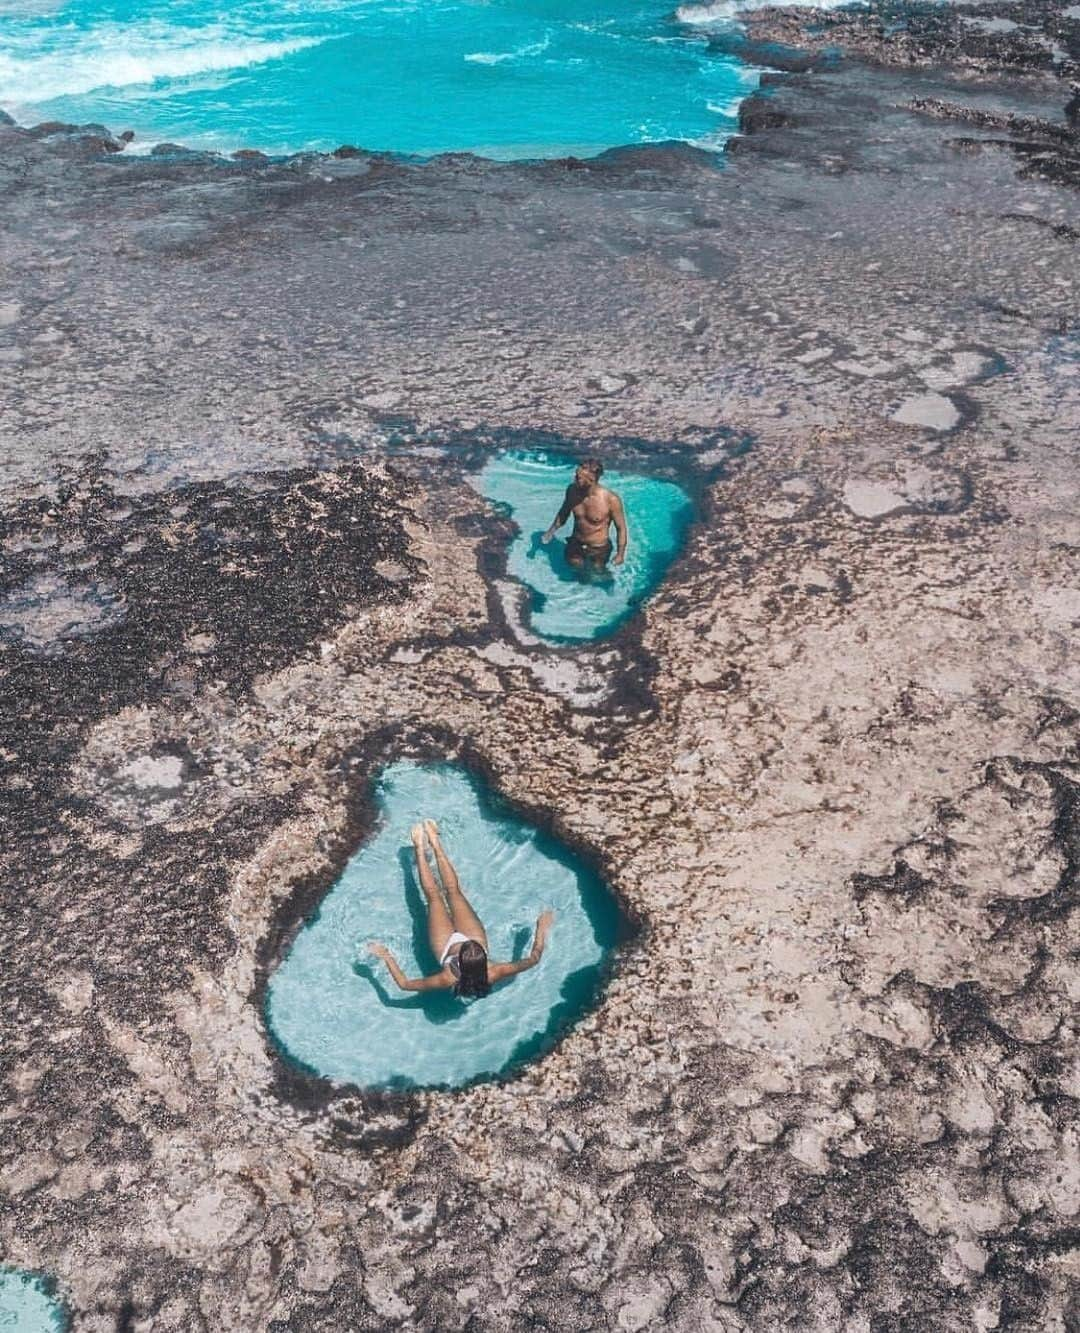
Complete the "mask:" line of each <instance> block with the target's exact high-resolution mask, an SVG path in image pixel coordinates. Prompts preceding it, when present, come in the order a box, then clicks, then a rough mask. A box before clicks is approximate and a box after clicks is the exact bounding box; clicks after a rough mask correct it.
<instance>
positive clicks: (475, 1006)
mask: <svg viewBox="0 0 1080 1333" xmlns="http://www.w3.org/2000/svg"><path fill="white" fill-rule="evenodd" d="M376 802H377V807H378V823H377V827H376V829H375V831H374V833H373V835H372V836H371V838H370V839H369V840H368V841H366V842H365V844H364V845H363V846H362V847H361V848H360V849H359V851H358V852H357V853H356V854H355V855H354V856H353V857H352V858H351V860H350V861H349V862H348V864H347V865H346V866H345V869H344V871H343V872H342V875H341V877H340V879H339V880H338V881H337V883H336V884H334V885H333V887H332V888H331V889H330V890H329V892H328V893H327V896H326V897H325V898H324V899H323V901H322V902H321V904H320V905H319V908H318V910H317V912H316V913H315V914H314V916H313V917H312V918H311V919H310V920H309V921H308V922H307V923H306V925H305V926H304V927H303V928H302V929H301V930H300V932H299V934H298V935H297V937H296V939H295V941H294V942H293V944H292V947H291V948H290V950H289V952H288V954H287V955H286V957H285V959H284V961H283V962H282V963H281V965H280V966H279V967H278V969H277V970H276V972H275V973H274V974H273V976H272V977H271V979H270V984H269V986H268V987H267V996H266V1018H267V1026H268V1028H269V1030H270V1033H271V1035H272V1036H273V1038H274V1040H275V1041H276V1042H277V1044H278V1045H279V1047H280V1048H281V1050H282V1051H283V1053H284V1054H285V1055H286V1056H287V1057H288V1058H289V1059H290V1060H292V1061H293V1062H295V1063H297V1064H299V1065H301V1066H303V1067H304V1068H306V1069H308V1070H310V1071H312V1072H314V1073H316V1074H320V1075H322V1076H323V1077H326V1078H331V1079H334V1080H337V1081H339V1082H345V1083H351V1084H356V1085H358V1086H360V1087H394V1086H397V1087H435V1086H448V1087H459V1086H461V1085H462V1084H465V1083H469V1082H472V1081H473V1080H475V1079H478V1078H484V1077H491V1076H493V1075H497V1074H500V1073H504V1072H508V1071H509V1070H512V1069H513V1068H515V1067H516V1066H517V1065H519V1064H521V1063H523V1062H524V1061H527V1060H529V1059H531V1058H534V1057H535V1056H536V1055H538V1054H540V1053H541V1052H542V1051H544V1050H546V1049H547V1048H548V1047H550V1046H551V1045H552V1044H553V1043H554V1042H555V1040H556V1039H557V1038H558V1036H559V1034H560V1033H561V1032H562V1031H564V1030H565V1028H566V1027H567V1026H568V1025H569V1024H571V1023H572V1022H573V1021H574V1019H575V1018H577V1017H578V1016H579V1015H580V1014H581V1013H582V1012H583V1011H584V1010H586V1009H587V1008H588V1007H589V1006H590V1005H591V1004H592V1003H593V1002H594V1000H595V998H596V994H597V989H598V986H599V984H600V980H601V975H602V967H603V962H604V959H605V957H606V955H607V954H608V953H609V952H610V950H611V949H612V947H613V946H614V944H615V939H616V934H617V929H618V920H619V917H618V910H617V907H616V904H615V901H614V899H613V898H612V896H611V894H610V893H609V892H608V890H607V889H606V887H605V886H604V885H603V883H601V881H600V880H598V879H597V878H596V876H595V875H594V874H593V873H592V872H591V871H589V870H588V869H587V868H586V867H585V866H583V865H582V864H581V863H579V862H577V861H576V860H575V858H574V857H573V856H572V855H570V854H569V853H568V852H567V850H566V849H565V848H563V847H561V846H560V845H559V844H558V843H557V842H556V841H555V840H554V839H552V838H550V837H549V836H547V835H545V834H543V833H541V832H540V831H539V830H537V829H536V828H534V827H533V826H532V825H530V824H527V823H525V822H523V821H522V820H520V819H518V818H517V817H516V816H514V815H512V814H510V813H509V812H508V811H507V810H505V809H502V808H500V807H498V806H497V805H494V804H493V803H492V802H491V800H490V799H489V798H488V796H487V795H486V794H485V791H484V789H483V788H482V787H481V786H480V785H479V784H478V783H477V782H475V781H474V780H473V779H472V778H471V777H470V776H469V775H468V774H466V773H465V772H464V771H463V770H462V769H460V768H457V767H455V766H453V765H450V764H437V765H425V764H417V763H412V762H408V761H403V762H400V763H396V764H393V765H391V766H390V767H388V768H386V769H385V770H384V771H383V773H382V775H381V777H380V779H379V782H378V786H377V788H376ZM425 818H426V819H434V820H436V821H437V822H438V824H439V828H440V830H441V834H442V841H443V845H444V847H445V848H446V851H447V854H448V855H449V856H450V858H451V860H452V861H453V862H454V864H455V865H456V867H457V870H458V875H459V877H460V880H461V886H462V889H463V890H464V892H465V894H466V896H467V897H468V899H469V901H470V902H471V903H472V906H473V908H474V909H475V911H476V913H477V915H478V916H479V917H480V919H481V921H483V923H484V927H485V929H486V930H487V933H488V942H489V945H490V948H491V956H492V957H493V958H494V959H495V960H496V961H499V962H504V961H507V960H512V959H517V958H520V957H522V956H523V955H524V954H525V953H527V952H528V950H529V948H530V947H531V945H532V932H533V929H534V926H535V922H536V918H537V916H538V915H539V913H540V912H541V911H542V910H543V909H544V908H546V907H551V908H554V909H555V912H556V919H555V924H554V926H553V927H552V930H551V935H550V937H549V942H548V947H547V949H546V951H545V953H544V956H543V958H542V959H541V961H540V963H539V965H538V966H537V967H535V968H533V969H531V970H530V971H528V972H525V973H523V974H522V975H520V976H518V977H515V978H514V979H513V980H512V981H508V982H504V983H502V984H501V985H500V986H497V987H496V988H495V989H494V990H493V991H492V992H491V993H490V994H489V995H488V996H486V997H485V998H484V999H479V1000H470V1001H468V1002H465V1001H462V1000H458V999H456V998H455V997H454V996H453V994H452V993H450V992H449V991H439V992H435V993H432V994H429V995H418V994H415V993H413V994H410V993H408V992H406V991H401V990H398V988H397V987H396V986H395V984H394V982H393V980H392V979H391V977H390V974H389V973H388V972H387V970H386V967H385V965H384V964H383V963H382V962H380V961H379V960H378V959H375V958H373V957H371V956H370V955H369V954H368V952H367V947H366V946H367V943H368V941H370V940H379V941H381V942H382V943H383V944H386V945H388V946H389V948H390V949H391V950H392V951H393V953H394V955H395V957H396V958H397V960H398V962H399V964H400V965H401V967H402V968H403V969H404V971H405V972H406V974H407V975H408V976H411V977H417V976H426V975H430V974H431V973H432V972H435V971H437V970H438V962H437V960H436V959H435V958H434V957H433V956H432V953H431V950H430V947H429V945H428V938H427V924H426V922H427V916H426V911H425V908H424V901H423V896H422V894H421V891H420V887H419V884H418V883H417V881H416V878H415V870H414V861H413V854H412V846H411V843H410V841H409V830H410V828H411V827H412V825H413V824H414V823H416V822H417V821H418V820H420V819H425Z"/></svg>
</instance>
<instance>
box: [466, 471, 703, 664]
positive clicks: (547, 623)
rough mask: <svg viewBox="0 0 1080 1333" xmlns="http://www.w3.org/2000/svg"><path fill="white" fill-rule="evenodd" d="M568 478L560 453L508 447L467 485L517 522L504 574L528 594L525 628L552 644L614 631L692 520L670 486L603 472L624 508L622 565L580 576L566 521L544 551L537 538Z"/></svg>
mask: <svg viewBox="0 0 1080 1333" xmlns="http://www.w3.org/2000/svg"><path fill="white" fill-rule="evenodd" d="M573 474H574V461H573V460H572V459H570V458H568V457H566V456H564V455H559V454H553V453H546V452H542V451H536V452H530V451H518V450H513V451H509V452H507V453H504V454H500V455H499V456H498V457H496V458H493V459H492V460H491V462H489V463H487V464H486V465H485V466H484V467H483V469H482V470H481V471H480V473H479V474H478V475H477V477H476V478H475V480H474V484H475V485H476V487H477V489H478V490H479V491H480V492H481V494H483V495H484V496H486V497H487V498H488V499H489V500H493V501H495V502H497V503H499V504H502V505H505V506H506V507H507V509H508V510H509V512H510V516H511V517H512V518H513V520H514V522H515V523H516V524H517V527H518V533H517V535H516V536H515V537H514V539H513V541H512V543H511V545H510V550H509V553H508V555H507V570H508V572H509V573H510V574H511V576H512V577H513V578H515V579H517V580H518V581H519V582H520V583H523V584H525V586H526V587H527V588H528V589H529V599H528V610H527V618H528V622H529V627H530V628H531V629H533V630H535V631H536V633H537V634H540V635H542V636H543V637H544V638H545V639H548V640H550V641H551V642H553V643H583V642H586V641H588V640H590V639H601V638H604V637H605V636H606V635H609V634H612V633H614V631H615V630H617V629H618V628H619V626H620V625H622V624H623V623H624V622H625V621H626V620H628V619H629V618H630V616H632V615H633V614H634V612H635V611H636V610H637V609H638V607H639V606H640V605H641V603H642V602H643V601H644V600H645V599H646V597H648V595H649V593H650V592H652V590H653V589H654V588H655V587H656V585H657V584H658V583H659V582H660V580H661V579H662V578H663V577H664V574H665V573H666V572H667V568H668V566H669V565H670V564H671V562H672V560H673V559H674V558H675V556H676V555H677V554H678V552H679V550H680V548H681V547H682V544H683V542H684V540H685V538H686V531H687V529H688V527H689V526H690V520H691V518H692V516H693V506H692V503H691V500H690V497H689V495H687V493H686V492H685V491H684V490H683V489H682V487H681V486H678V485H676V484H675V483H674V482H672V481H664V480H662V479H660V478H657V477H648V476H643V475H641V474H638V473H632V472H622V471H619V470H617V469H611V470H605V472H604V475H603V477H602V478H601V481H602V484H603V485H604V486H606V487H609V488H610V489H611V490H613V491H616V492H617V493H618V494H619V495H620V496H621V497H622V501H623V507H624V509H625V511H626V522H627V528H628V530H629V534H630V540H629V545H628V547H627V555H626V562H625V564H623V565H621V566H619V567H618V568H615V567H612V566H609V568H608V569H607V570H606V571H604V572H603V573H602V574H601V573H596V572H592V571H590V572H587V573H584V572H582V571H579V570H576V569H573V568H571V566H570V565H569V564H568V563H567V560H566V554H565V547H566V538H567V536H569V534H570V532H571V531H572V530H573V519H571V520H570V522H569V523H567V524H566V526H565V527H563V528H562V529H561V530H560V532H559V534H558V536H557V537H556V538H555V539H554V540H553V541H552V542H550V543H549V544H548V545H547V546H544V545H543V544H542V543H541V541H540V534H541V533H542V532H543V531H544V530H545V529H546V528H547V526H548V524H549V523H550V522H551V521H552V519H553V518H554V516H555V514H556V513H557V512H558V509H559V506H560V505H561V504H562V501H563V497H564V495H565V494H566V487H567V485H568V483H569V482H570V481H571V479H572V478H573Z"/></svg>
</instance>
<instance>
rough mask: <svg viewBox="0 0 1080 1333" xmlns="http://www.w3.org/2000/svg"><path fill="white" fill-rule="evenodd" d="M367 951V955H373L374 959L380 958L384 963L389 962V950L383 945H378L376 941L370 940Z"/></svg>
mask: <svg viewBox="0 0 1080 1333" xmlns="http://www.w3.org/2000/svg"><path fill="white" fill-rule="evenodd" d="M367 949H368V953H373V954H374V955H375V957H376V958H381V959H382V960H383V962H384V963H388V962H389V961H390V950H389V949H388V948H387V947H386V945H385V944H380V943H379V942H378V940H372V941H371V942H370V944H369V945H368V947H367Z"/></svg>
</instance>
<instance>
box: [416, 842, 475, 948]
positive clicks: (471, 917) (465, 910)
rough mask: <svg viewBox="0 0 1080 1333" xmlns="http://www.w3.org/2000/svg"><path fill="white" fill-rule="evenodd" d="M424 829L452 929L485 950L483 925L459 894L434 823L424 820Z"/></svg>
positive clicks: (463, 896)
mask: <svg viewBox="0 0 1080 1333" xmlns="http://www.w3.org/2000/svg"><path fill="white" fill-rule="evenodd" d="M424 828H425V829H426V830H427V835H428V842H430V843H431V848H432V851H434V853H435V862H436V864H437V865H438V867H439V877H440V878H441V879H442V882H443V888H444V889H445V890H446V900H447V902H448V903H449V904H450V915H451V917H452V918H453V921H454V929H455V930H459V931H460V932H461V933H462V935H468V937H469V939H471V940H479V941H480V943H481V944H482V945H483V946H484V948H485V949H486V948H487V947H488V942H487V931H486V930H485V929H484V923H483V922H482V921H481V920H480V918H479V917H478V916H477V915H476V913H475V912H474V911H473V909H472V907H471V906H470V904H469V900H468V898H466V897H465V895H464V894H463V893H462V892H461V884H460V883H459V882H458V877H457V871H456V870H455V869H454V866H453V863H452V862H451V860H450V858H449V857H448V856H447V854H446V853H445V852H444V851H443V845H442V843H441V842H440V841H439V830H438V827H437V826H436V824H435V821H434V820H433V819H425V820H424Z"/></svg>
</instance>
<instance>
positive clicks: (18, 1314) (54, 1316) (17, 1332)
mask: <svg viewBox="0 0 1080 1333" xmlns="http://www.w3.org/2000/svg"><path fill="white" fill-rule="evenodd" d="M68 1324H69V1321H68V1317H67V1312H66V1311H65V1310H64V1307H63V1306H62V1305H61V1304H60V1302H59V1301H57V1300H56V1299H55V1298H54V1297H52V1296H50V1294H49V1291H48V1288H47V1286H46V1283H45V1282H44V1280H43V1279H42V1278H41V1277H39V1276H38V1275H37V1274H36V1273H25V1272H23V1270H22V1269H20V1268H8V1267H6V1266H3V1265H0V1329H2V1330H9V1329H10V1330H11V1331H12V1333H64V1330H65V1329H66V1328H67V1327H68Z"/></svg>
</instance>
